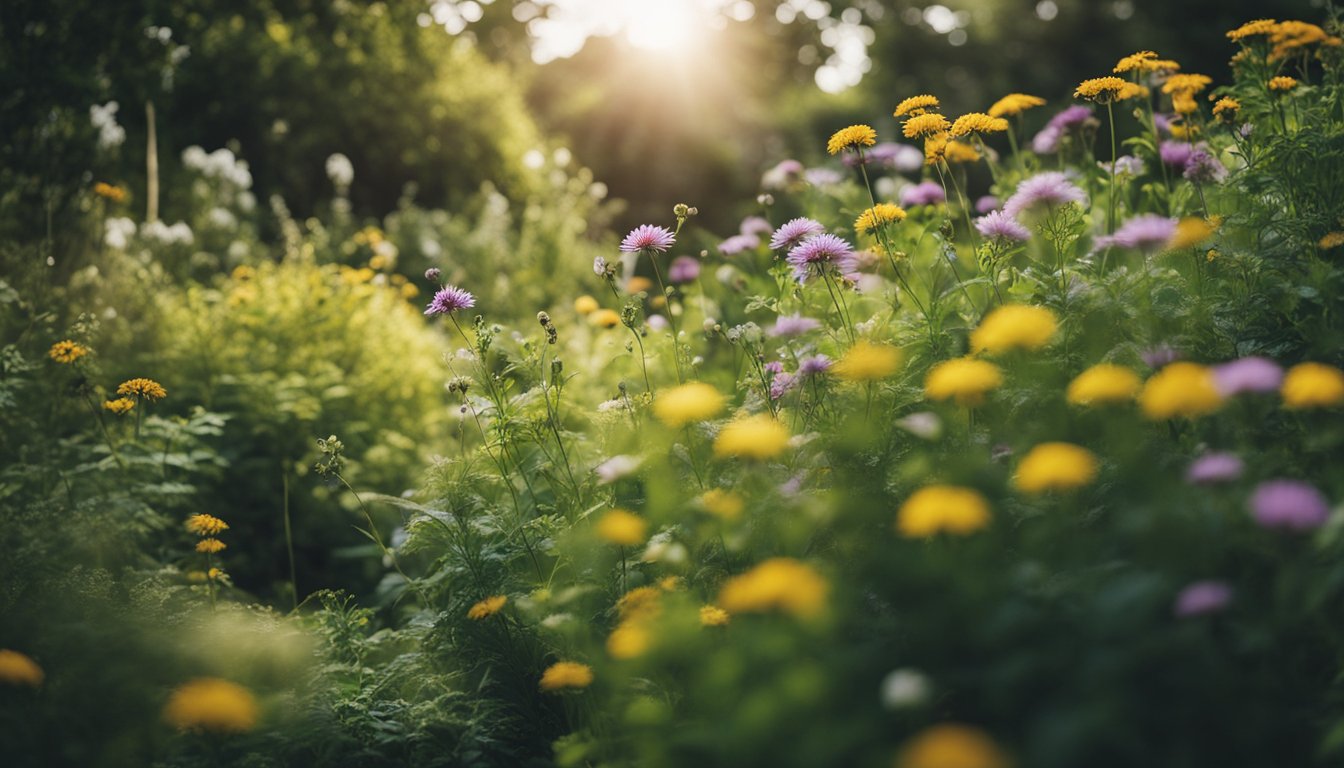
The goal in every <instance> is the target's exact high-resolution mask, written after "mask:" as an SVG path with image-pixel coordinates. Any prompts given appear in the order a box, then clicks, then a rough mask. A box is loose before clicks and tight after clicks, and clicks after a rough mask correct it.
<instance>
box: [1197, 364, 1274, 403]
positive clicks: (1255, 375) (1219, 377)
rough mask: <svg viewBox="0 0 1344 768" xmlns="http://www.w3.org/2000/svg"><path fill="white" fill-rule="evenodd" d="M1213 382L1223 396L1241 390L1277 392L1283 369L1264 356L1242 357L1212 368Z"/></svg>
mask: <svg viewBox="0 0 1344 768" xmlns="http://www.w3.org/2000/svg"><path fill="white" fill-rule="evenodd" d="M1213 382H1214V384H1215V385H1216V386H1217V387H1218V391H1219V392H1222V393H1223V395H1224V396H1227V395H1239V394H1241V393H1243V392H1277V391H1278V390H1279V385H1280V384H1282V383H1283V369H1282V368H1280V367H1279V364H1278V363H1276V362H1274V361H1273V360H1270V359H1269V358H1265V357H1243V358H1241V359H1240V360H1233V361H1232V362H1230V363H1223V364H1222V365H1218V366H1215V367H1214V369H1213Z"/></svg>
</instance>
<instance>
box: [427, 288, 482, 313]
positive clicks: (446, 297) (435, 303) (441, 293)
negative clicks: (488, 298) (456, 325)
mask: <svg viewBox="0 0 1344 768" xmlns="http://www.w3.org/2000/svg"><path fill="white" fill-rule="evenodd" d="M474 306H476V297H475V296H472V295H471V294H470V293H469V292H467V291H464V290H462V289H461V288H458V287H457V286H453V285H445V286H444V287H442V288H440V289H439V290H438V291H436V292H435V294H434V298H432V299H430V301H429V306H427V307H425V315H426V316H429V315H451V314H452V313H454V312H457V311H458V310H462V309H469V308H471V307H474Z"/></svg>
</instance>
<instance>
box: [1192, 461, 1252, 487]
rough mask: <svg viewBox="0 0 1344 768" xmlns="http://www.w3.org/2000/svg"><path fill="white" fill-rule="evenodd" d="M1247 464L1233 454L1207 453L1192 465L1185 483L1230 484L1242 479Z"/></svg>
mask: <svg viewBox="0 0 1344 768" xmlns="http://www.w3.org/2000/svg"><path fill="white" fill-rule="evenodd" d="M1245 470H1246V463H1245V462H1243V461H1242V460H1241V459H1240V458H1238V457H1237V456H1236V454H1232V453H1206V454H1204V455H1203V456H1200V457H1199V458H1198V459H1195V460H1194V461H1193V462H1191V463H1190V468H1189V469H1187V470H1185V481H1186V482H1187V483H1190V484H1191V485H1214V484H1216V483H1230V482H1232V481H1233V480H1236V479H1237V478H1239V477H1241V473H1242V472H1244V471H1245Z"/></svg>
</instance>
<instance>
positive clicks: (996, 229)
mask: <svg viewBox="0 0 1344 768" xmlns="http://www.w3.org/2000/svg"><path fill="white" fill-rule="evenodd" d="M975 229H976V231H978V232H979V233H980V234H981V235H982V236H984V237H985V239H987V240H994V241H997V242H999V243H1024V242H1026V241H1027V240H1028V239H1029V238H1030V237H1031V232H1029V231H1027V228H1026V227H1024V226H1022V224H1021V223H1019V222H1018V220H1017V219H1014V218H1013V217H1012V216H1009V215H1008V214H1006V213H1004V212H1003V211H990V212H989V213H987V214H985V215H984V216H981V217H980V218H978V219H976V220H975Z"/></svg>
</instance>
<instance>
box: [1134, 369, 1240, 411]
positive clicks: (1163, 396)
mask: <svg viewBox="0 0 1344 768" xmlns="http://www.w3.org/2000/svg"><path fill="white" fill-rule="evenodd" d="M1222 404H1223V396H1222V395H1221V394H1219V393H1218V387H1217V385H1216V384H1215V383H1214V380H1213V372H1212V371H1210V370H1209V369H1208V368H1205V367H1204V366H1202V365H1196V364H1195V363H1172V364H1171V365H1168V366H1167V367H1165V368H1163V369H1162V370H1160V371H1158V372H1157V373H1155V374H1153V376H1152V377H1151V378H1149V379H1148V381H1147V383H1145V384H1144V385H1143V391H1142V392H1141V393H1139V407H1141V408H1142V409H1143V413H1144V415H1146V416H1147V417H1148V418H1150V419H1154V420H1157V419H1174V418H1176V417H1178V416H1186V417H1192V416H1203V415H1205V414H1208V413H1213V412H1214V411H1216V410H1218V408H1219V406H1221V405H1222Z"/></svg>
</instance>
